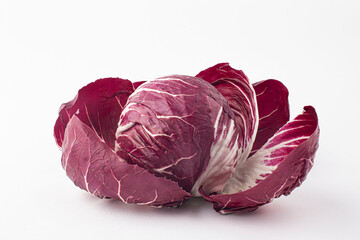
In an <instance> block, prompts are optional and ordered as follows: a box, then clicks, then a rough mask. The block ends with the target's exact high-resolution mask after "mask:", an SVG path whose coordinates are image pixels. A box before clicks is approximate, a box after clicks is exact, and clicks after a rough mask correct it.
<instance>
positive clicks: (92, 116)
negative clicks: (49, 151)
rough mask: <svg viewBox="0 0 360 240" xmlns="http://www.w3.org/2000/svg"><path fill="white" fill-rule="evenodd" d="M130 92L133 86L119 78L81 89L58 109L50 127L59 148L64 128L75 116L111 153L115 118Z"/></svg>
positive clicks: (101, 80)
mask: <svg viewBox="0 0 360 240" xmlns="http://www.w3.org/2000/svg"><path fill="white" fill-rule="evenodd" d="M133 91H134V87H133V84H132V83H131V82H130V81H129V80H125V79H121V78H104V79H99V80H97V81H95V82H93V83H90V84H88V85H87V86H85V87H83V88H81V89H80V90H79V92H78V94H77V95H76V97H75V98H74V99H73V100H72V101H70V102H68V103H65V104H62V105H61V107H60V110H59V117H58V119H57V120H56V123H55V127H54V136H55V139H56V142H57V144H58V146H59V147H60V148H61V146H62V144H63V141H64V132H65V128H66V125H67V124H68V122H69V121H70V119H71V117H72V116H73V115H74V114H75V113H76V112H77V113H78V114H77V116H78V118H79V119H80V120H81V121H82V122H83V123H85V124H86V125H88V126H89V127H90V128H91V129H93V130H94V131H95V133H96V134H97V135H98V136H99V137H100V138H101V139H102V140H103V141H105V142H106V144H108V145H109V146H110V147H111V148H112V149H114V145H115V131H116V128H117V123H118V121H119V116H120V113H121V111H122V109H123V107H124V105H125V104H126V101H127V99H128V97H129V95H130V94H131V93H132V92H133Z"/></svg>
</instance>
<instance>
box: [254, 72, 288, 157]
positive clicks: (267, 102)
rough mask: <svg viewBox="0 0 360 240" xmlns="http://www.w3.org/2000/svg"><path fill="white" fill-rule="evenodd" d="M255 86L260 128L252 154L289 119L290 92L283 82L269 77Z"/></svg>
mask: <svg viewBox="0 0 360 240" xmlns="http://www.w3.org/2000/svg"><path fill="white" fill-rule="evenodd" d="M253 87H254V89H255V92H256V99H257V104H258V111H259V128H258V131H257V134H256V138H255V142H254V144H253V147H252V150H251V153H250V156H251V155H253V154H254V153H255V152H256V151H257V150H258V149H259V148H261V147H262V146H263V145H264V144H265V143H266V141H267V140H268V139H269V138H270V137H272V136H273V135H274V134H275V132H276V131H277V130H279V128H281V127H282V126H284V125H285V123H287V121H289V102H288V96H289V92H288V90H287V88H286V87H285V86H284V85H283V84H282V83H281V82H279V81H277V80H274V79H269V80H264V81H261V82H257V83H254V84H253Z"/></svg>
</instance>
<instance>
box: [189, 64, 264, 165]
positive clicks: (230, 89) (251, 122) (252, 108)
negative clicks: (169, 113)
mask: <svg viewBox="0 0 360 240" xmlns="http://www.w3.org/2000/svg"><path fill="white" fill-rule="evenodd" d="M196 77H199V78H202V79H204V80H206V81H207V82H209V83H211V84H212V85H213V86H214V87H215V88H216V89H217V90H218V91H219V92H220V93H221V94H222V95H223V96H224V98H225V99H226V100H227V102H228V104H229V106H230V108H231V109H232V111H233V112H234V115H235V123H236V127H237V128H238V130H239V132H240V134H241V135H242V137H240V138H239V141H241V144H240V146H239V148H240V149H241V151H242V153H241V155H242V156H241V157H240V159H239V162H243V161H244V160H245V159H246V158H247V156H248V155H249V153H250V150H251V148H252V143H253V141H254V139H255V135H256V131H257V128H258V110H257V103H256V94H255V91H254V89H253V87H252V85H251V84H250V83H249V80H248V79H247V77H246V75H245V74H244V72H243V71H241V70H236V69H234V68H232V67H230V65H229V64H228V63H219V64H217V65H215V66H213V67H210V68H208V69H206V70H204V71H202V72H200V73H199V74H198V75H196Z"/></svg>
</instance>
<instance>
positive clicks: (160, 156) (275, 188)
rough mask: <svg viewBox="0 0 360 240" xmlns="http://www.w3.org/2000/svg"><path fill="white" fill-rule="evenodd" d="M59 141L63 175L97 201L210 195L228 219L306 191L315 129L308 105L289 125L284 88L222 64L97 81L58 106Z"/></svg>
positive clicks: (172, 202)
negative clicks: (303, 186)
mask: <svg viewBox="0 0 360 240" xmlns="http://www.w3.org/2000/svg"><path fill="white" fill-rule="evenodd" d="M54 136H55V140H56V143H57V145H58V146H59V148H60V150H61V151H62V158H61V163H62V166H63V168H64V170H65V171H66V174H67V176H68V177H69V178H70V179H71V180H72V181H73V182H74V183H75V185H77V186H78V187H80V188H81V189H84V190H86V191H88V192H89V193H91V194H93V195H95V196H97V197H100V198H113V199H119V200H121V201H123V202H125V203H129V204H130V203H132V204H139V205H149V206H153V207H178V206H180V205H181V204H183V203H184V201H186V200H188V199H189V198H191V197H204V198H205V199H206V200H207V201H209V202H212V203H213V205H214V209H215V210H216V211H217V212H220V213H222V214H226V213H233V212H246V211H252V210H255V209H257V208H258V207H259V206H262V205H264V204H266V203H269V202H270V201H271V200H272V199H274V198H277V197H280V196H281V195H288V194H290V193H291V191H292V190H293V189H294V188H296V187H298V186H300V185H301V183H302V182H303V181H304V180H305V178H306V175H307V174H308V172H309V171H310V169H311V167H312V166H313V161H314V157H315V152H316V150H317V148H318V142H319V126H318V119H317V115H316V111H315V109H314V108H313V107H311V106H305V107H304V110H303V112H302V113H301V114H300V115H298V116H297V117H295V119H293V120H291V121H289V104H288V90H287V88H286V87H285V86H284V85H283V84H282V83H281V82H279V81H277V80H273V79H269V80H264V81H260V82H257V83H254V84H250V82H249V80H248V78H247V77H246V75H245V74H244V73H243V71H241V70H236V69H233V68H232V67H230V65H229V64H228V63H220V64H217V65H215V66H213V67H210V68H208V69H206V70H204V71H202V72H200V73H199V74H197V75H196V76H195V77H193V76H185V75H170V76H166V77H161V78H157V79H154V80H151V81H146V82H134V83H132V82H131V81H129V80H126V79H121V78H104V79H99V80H97V81H95V82H93V83H90V84H88V85H87V86H85V87H83V88H81V89H80V90H79V92H78V94H77V95H76V97H75V98H74V99H73V100H72V101H70V102H68V103H65V104H63V105H61V107H60V110H59V117H58V119H57V120H56V123H55V127H54Z"/></svg>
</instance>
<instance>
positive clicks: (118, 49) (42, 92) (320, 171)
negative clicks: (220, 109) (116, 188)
mask: <svg viewBox="0 0 360 240" xmlns="http://www.w3.org/2000/svg"><path fill="white" fill-rule="evenodd" d="M359 43H360V7H359V1H356V0H354V1H346V0H345V1H344V0H343V1H332V0H328V1H316V0H312V1H97V2H95V1H84V2H80V1H37V0H32V1H10V0H8V1H6V0H5V1H4V0H0V81H1V88H0V89H1V94H0V97H1V99H0V104H1V105H0V106H1V107H0V116H1V118H0V121H1V122H0V136H1V144H0V146H1V154H0V184H1V188H0V189H1V191H0V194H1V197H0V201H1V203H0V229H1V230H0V234H1V235H2V236H0V238H1V239H193V238H199V239H205V238H206V239H260V238H261V239H340V238H341V239H358V237H359V222H360V221H359V216H360V207H359V204H360V193H359V190H360V184H359V181H358V179H359V175H360V171H359V169H360V157H359V143H360V141H359V138H360V130H359V117H360V111H359V103H360V97H359V95H360V90H359V88H360V83H359V81H360V57H359V56H360V47H359ZM219 62H229V63H230V64H231V66H232V67H234V68H238V69H243V70H244V71H245V73H246V74H247V75H248V77H249V78H250V80H251V81H252V82H256V81H259V80H263V79H267V78H275V79H279V80H281V81H282V82H283V83H284V84H285V85H286V86H287V87H288V89H289V91H290V106H291V117H294V116H296V115H297V114H298V113H301V111H302V107H303V106H304V105H313V106H314V107H315V108H316V109H317V112H318V115H319V119H320V128H321V136H320V148H319V151H318V154H317V157H316V159H315V165H314V167H313V169H312V171H311V172H310V174H309V175H308V178H307V180H306V181H305V182H304V184H303V185H302V186H301V187H300V188H297V189H295V191H294V192H293V193H292V194H291V195H290V196H288V197H281V198H279V199H276V200H274V201H273V202H272V203H271V204H268V205H266V206H264V207H262V208H260V209H259V210H258V211H255V212H253V213H249V214H233V215H227V216H222V215H220V214H218V213H216V212H215V211H213V210H212V206H211V204H209V203H206V202H205V201H203V200H201V199H195V200H192V201H190V202H188V203H186V204H185V205H184V206H183V207H181V208H179V209H153V208H149V207H138V206H131V205H125V204H122V203H120V202H117V201H111V200H100V199H97V198H95V197H93V196H91V195H90V194H88V193H86V192H84V191H82V190H80V189H78V188H77V187H75V186H74V184H73V183H72V182H71V181H70V180H69V179H68V178H67V177H66V175H65V172H64V171H63V169H62V168H61V164H60V157H61V153H60V151H59V150H58V148H57V146H56V145H55V141H54V139H53V135H52V128H53V125H54V123H55V120H56V118H57V111H58V108H59V106H60V104H61V103H63V102H67V101H69V100H71V99H72V98H73V97H74V96H75V94H76V92H77V90H78V89H79V88H81V87H82V86H84V85H86V84H87V83H89V82H91V81H94V80H96V79H97V78H102V77H122V78H128V79H131V80H133V81H138V80H149V79H152V78H155V77H160V76H164V75H168V74H175V73H180V74H187V75H195V74H197V73H198V72H199V71H200V70H203V69H205V68H207V67H210V66H212V65H214V64H216V63H219Z"/></svg>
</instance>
